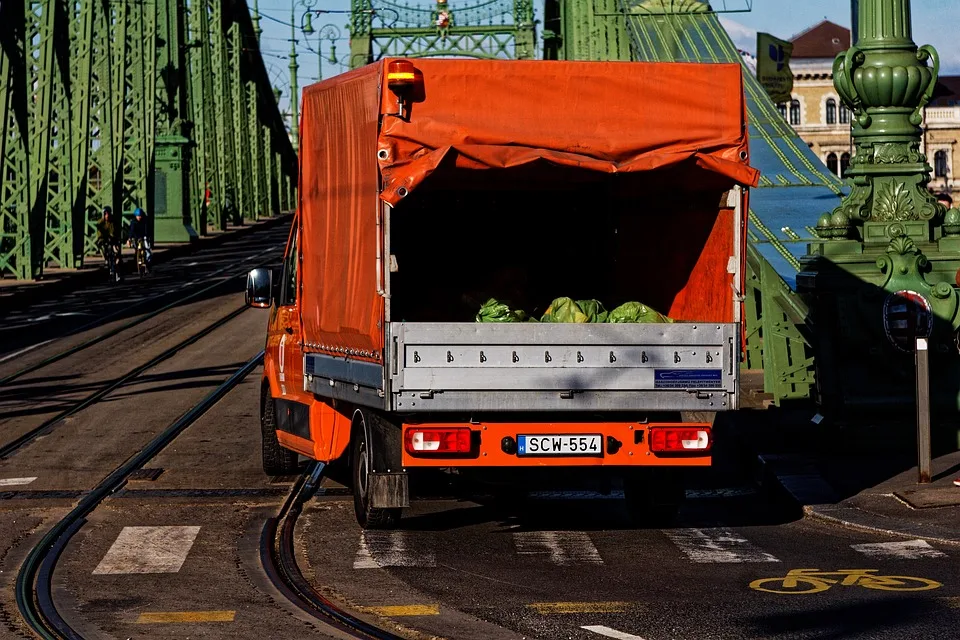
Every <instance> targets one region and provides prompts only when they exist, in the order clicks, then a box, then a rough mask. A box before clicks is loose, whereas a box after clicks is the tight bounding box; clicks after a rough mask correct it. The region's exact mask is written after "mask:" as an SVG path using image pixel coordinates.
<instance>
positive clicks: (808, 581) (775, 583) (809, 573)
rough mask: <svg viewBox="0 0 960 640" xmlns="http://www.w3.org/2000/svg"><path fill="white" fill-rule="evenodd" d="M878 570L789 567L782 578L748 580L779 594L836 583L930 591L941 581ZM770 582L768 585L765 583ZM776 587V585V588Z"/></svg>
mask: <svg viewBox="0 0 960 640" xmlns="http://www.w3.org/2000/svg"><path fill="white" fill-rule="evenodd" d="M877 571H879V569H840V570H838V571H820V570H819V569H791V570H790V571H789V572H787V575H785V576H783V577H781V578H760V579H759V580H754V581H753V582H751V583H750V588H751V589H754V590H756V591H765V592H766V593H778V594H792V593H796V594H810V593H820V592H822V591H826V590H827V589H829V588H830V587H832V586H833V585H835V584H839V585H841V586H845V587H863V588H865V589H878V590H880V591H929V590H931V589H939V588H940V587H942V586H943V584H942V583H940V582H937V581H935V580H928V579H927V578H912V577H910V576H880V575H876V573H877ZM767 584H769V585H770V587H771V588H767V587H765V586H764V585H767ZM778 587H779V588H778Z"/></svg>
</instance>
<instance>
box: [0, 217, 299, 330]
mask: <svg viewBox="0 0 960 640" xmlns="http://www.w3.org/2000/svg"><path fill="white" fill-rule="evenodd" d="M291 216H292V214H291V213H281V214H280V215H278V216H275V217H273V218H266V219H264V220H259V221H256V222H253V223H252V224H245V225H243V226H242V227H236V228H234V229H231V230H230V231H225V232H222V233H219V234H217V235H215V236H204V237H201V238H198V239H197V240H196V241H194V242H189V243H182V244H176V245H174V246H170V247H163V246H160V247H154V249H153V261H152V263H153V264H154V265H158V264H164V263H165V262H169V261H170V260H172V259H174V258H180V257H183V256H188V255H192V254H194V253H197V252H199V251H203V250H204V249H210V248H216V247H219V246H220V245H222V244H223V243H225V242H227V241H229V240H234V239H236V238H242V237H244V236H246V235H249V234H251V233H254V232H256V231H262V230H264V229H272V228H273V227H275V226H278V225H280V224H282V223H284V222H287V221H288V220H289V219H290V217H291ZM102 278H103V272H102V270H101V269H99V268H97V269H85V270H82V271H80V270H78V271H74V272H72V273H70V274H68V275H64V276H62V277H61V278H60V279H59V280H57V281H56V282H51V283H50V284H46V285H44V284H37V285H35V286H33V287H30V288H28V289H25V290H23V291H18V292H14V293H10V294H8V295H2V294H0V300H2V301H3V307H4V312H7V311H18V310H21V309H23V308H24V307H27V306H29V305H31V304H35V303H37V302H42V301H45V300H49V299H51V298H54V297H56V296H58V295H61V294H63V293H66V292H69V291H73V290H75V289H80V288H83V287H86V286H90V285H91V284H94V283H96V282H99V281H100V280H101V279H102ZM40 282H43V281H42V280H41V281H40ZM0 315H3V314H0Z"/></svg>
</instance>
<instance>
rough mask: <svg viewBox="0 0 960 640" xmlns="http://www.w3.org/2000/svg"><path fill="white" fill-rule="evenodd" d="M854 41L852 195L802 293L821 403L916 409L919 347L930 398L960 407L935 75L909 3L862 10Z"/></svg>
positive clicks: (958, 319) (958, 322)
mask: <svg viewBox="0 0 960 640" xmlns="http://www.w3.org/2000/svg"><path fill="white" fill-rule="evenodd" d="M855 6H856V15H855V25H856V33H857V37H856V40H855V42H854V44H853V46H852V47H851V48H850V50H849V51H847V52H845V53H842V54H840V55H839V56H838V57H837V59H836V61H835V63H834V84H835V86H836V88H837V91H838V92H839V94H840V96H841V98H842V100H843V101H844V103H845V104H846V105H847V106H848V108H850V109H851V111H852V112H853V114H854V118H853V123H852V129H853V139H854V144H855V146H856V154H855V156H854V158H853V161H852V162H851V167H850V169H849V171H848V175H849V176H851V177H852V182H853V187H852V190H851V192H850V194H849V195H848V196H847V197H846V198H844V200H843V201H842V202H841V203H840V205H839V206H838V207H836V208H835V209H834V210H833V211H832V212H831V211H828V212H824V214H823V216H822V217H821V218H820V221H819V223H818V226H817V233H818V235H820V236H821V238H822V239H819V240H817V241H815V242H811V243H810V246H809V253H810V255H809V256H808V257H807V258H806V260H805V262H806V265H805V269H804V271H803V272H802V273H801V274H800V275H799V276H798V280H797V282H798V287H799V288H800V290H801V291H802V292H803V293H805V294H807V295H808V296H809V298H810V299H811V300H812V308H813V311H814V313H815V314H816V315H817V317H818V318H821V319H822V320H821V321H820V322H819V324H820V327H821V330H820V332H819V335H818V353H817V365H818V376H819V378H820V381H821V392H822V393H821V395H822V398H823V400H824V402H825V403H826V404H828V405H829V406H831V407H834V408H836V409H839V410H858V411H859V410H862V409H863V408H879V409H882V410H885V411H886V410H895V409H902V408H909V407H910V406H911V405H912V404H913V399H914V393H915V386H914V385H915V380H914V363H913V354H912V353H911V352H912V349H913V346H912V338H914V337H926V338H927V340H928V348H929V350H930V352H931V358H932V359H931V362H932V365H931V366H932V369H933V374H932V376H931V392H932V400H933V403H934V405H935V406H939V407H942V408H944V409H947V410H949V411H951V412H953V411H956V410H957V409H958V408H960V367H958V366H957V365H956V358H957V351H958V347H960V338H958V335H960V334H958V330H960V294H958V291H957V288H956V278H957V273H958V268H960V211H957V210H956V209H950V210H947V209H946V208H945V207H944V206H943V205H941V204H939V203H937V202H936V201H935V199H934V196H933V195H932V194H931V193H930V192H929V190H928V189H927V185H928V183H929V181H930V171H931V168H930V166H929V165H928V164H927V159H926V157H924V155H923V154H922V153H921V152H920V148H921V140H922V130H921V124H922V115H923V108H924V106H925V105H926V104H927V102H928V101H929V99H930V97H931V95H932V92H933V89H934V86H935V85H936V81H937V75H938V72H939V57H938V55H937V52H936V50H935V49H933V47H930V46H923V47H918V46H917V45H916V44H915V43H914V42H913V37H912V33H911V12H910V8H911V7H910V2H909V0H859V2H858V3H857V4H856V5H855Z"/></svg>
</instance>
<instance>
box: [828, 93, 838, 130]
mask: <svg viewBox="0 0 960 640" xmlns="http://www.w3.org/2000/svg"><path fill="white" fill-rule="evenodd" d="M827 124H837V101H836V100H834V99H833V98H830V99H829V100H827Z"/></svg>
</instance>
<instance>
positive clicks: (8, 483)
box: [0, 476, 37, 487]
mask: <svg viewBox="0 0 960 640" xmlns="http://www.w3.org/2000/svg"><path fill="white" fill-rule="evenodd" d="M36 479H37V478H36V476H34V477H32V478H0V487H17V486H21V485H25V484H30V483H31V482H33V481H34V480H36Z"/></svg>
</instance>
